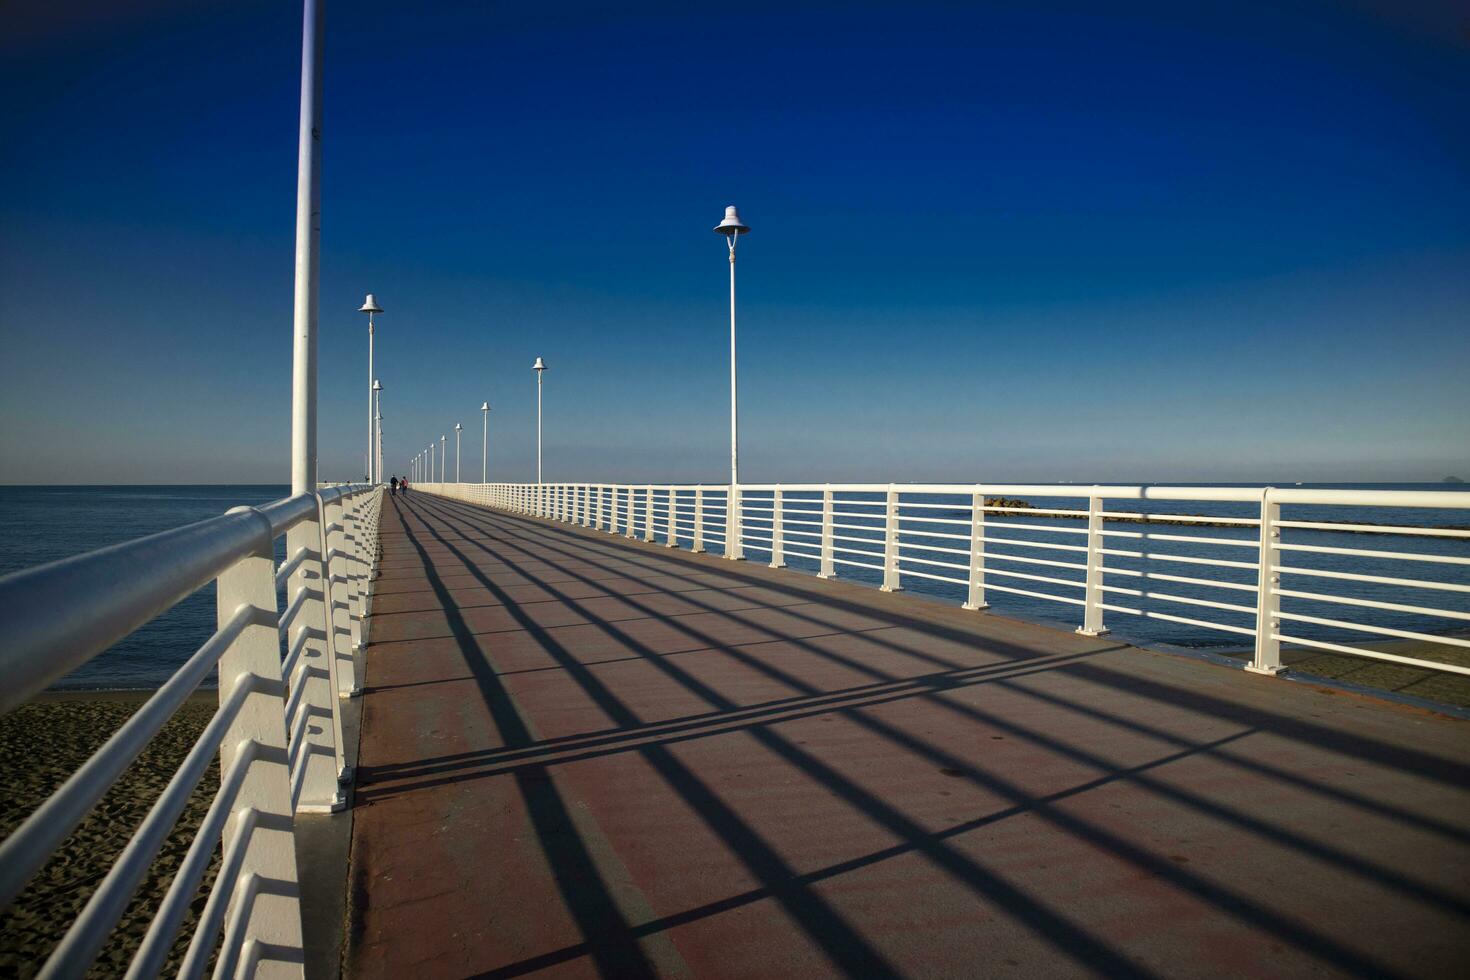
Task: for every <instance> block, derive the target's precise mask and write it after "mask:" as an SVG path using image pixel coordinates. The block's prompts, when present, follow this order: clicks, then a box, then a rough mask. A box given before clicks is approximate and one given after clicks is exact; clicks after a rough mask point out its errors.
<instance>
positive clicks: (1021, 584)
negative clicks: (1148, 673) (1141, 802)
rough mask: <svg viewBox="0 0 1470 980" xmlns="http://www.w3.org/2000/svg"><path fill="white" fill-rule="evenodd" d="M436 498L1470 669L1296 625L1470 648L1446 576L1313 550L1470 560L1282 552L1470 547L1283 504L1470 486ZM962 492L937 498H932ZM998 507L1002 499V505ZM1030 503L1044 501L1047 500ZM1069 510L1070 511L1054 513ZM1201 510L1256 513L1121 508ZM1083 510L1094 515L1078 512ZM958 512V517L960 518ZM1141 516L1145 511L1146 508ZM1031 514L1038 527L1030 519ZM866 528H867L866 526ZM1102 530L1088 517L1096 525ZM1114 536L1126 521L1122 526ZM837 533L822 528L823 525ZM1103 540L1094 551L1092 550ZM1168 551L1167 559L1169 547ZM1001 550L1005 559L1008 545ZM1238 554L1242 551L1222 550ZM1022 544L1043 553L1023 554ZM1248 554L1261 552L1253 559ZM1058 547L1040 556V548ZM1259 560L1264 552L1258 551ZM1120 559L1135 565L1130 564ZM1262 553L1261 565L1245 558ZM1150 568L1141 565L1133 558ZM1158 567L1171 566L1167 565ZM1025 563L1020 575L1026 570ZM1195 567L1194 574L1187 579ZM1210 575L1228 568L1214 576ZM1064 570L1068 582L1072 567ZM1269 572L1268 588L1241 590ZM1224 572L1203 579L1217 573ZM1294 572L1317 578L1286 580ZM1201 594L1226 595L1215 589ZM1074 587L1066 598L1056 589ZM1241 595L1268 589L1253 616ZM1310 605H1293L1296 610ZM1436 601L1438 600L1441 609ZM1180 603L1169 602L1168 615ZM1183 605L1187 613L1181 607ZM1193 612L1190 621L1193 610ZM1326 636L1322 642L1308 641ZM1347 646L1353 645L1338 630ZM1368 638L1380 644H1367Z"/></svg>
mask: <svg viewBox="0 0 1470 980" xmlns="http://www.w3.org/2000/svg"><path fill="white" fill-rule="evenodd" d="M419 488H420V489H422V490H425V491H427V492H430V493H441V494H446V495H449V496H455V497H460V498H462V499H465V500H468V501H470V502H473V503H479V504H481V505H484V506H489V507H498V508H502V509H505V510H510V511H517V512H522V513H529V514H533V515H535V516H538V517H542V518H549V519H552V520H559V521H567V522H570V523H574V524H579V525H582V526H585V527H591V528H597V529H600V530H606V531H608V532H610V533H613V534H620V535H622V536H625V537H629V538H635V539H641V540H643V541H646V542H655V541H658V540H660V539H662V542H663V544H664V545H665V546H667V547H680V546H683V545H684V543H685V542H687V543H688V546H689V547H690V549H691V550H692V551H696V552H699V551H704V550H705V542H706V541H713V542H714V543H715V544H717V545H718V546H719V548H720V549H721V551H722V552H723V554H724V556H725V557H726V558H733V559H741V558H744V557H745V552H746V551H747V550H750V551H754V552H759V553H765V554H769V555H770V556H771V561H770V564H771V567H773V568H783V567H786V564H787V563H786V558H787V557H793V558H800V559H803V560H804V561H810V562H814V563H816V564H817V566H818V568H819V569H820V570H819V571H818V572H817V574H818V575H819V576H820V577H822V578H831V577H833V576H834V575H836V574H838V566H841V567H842V568H843V569H860V570H863V571H862V572H861V573H860V574H869V573H872V572H877V573H881V581H882V585H881V586H880V588H882V589H883V590H884V591H896V590H899V589H902V588H904V584H905V582H907V581H909V580H919V581H932V582H940V583H945V584H946V585H952V586H959V587H962V588H964V589H965V594H966V598H965V601H964V608H966V609H975V610H978V609H985V608H987V607H988V603H987V601H986V593H987V592H988V591H995V592H997V593H1002V594H1007V595H1015V596H1022V597H1025V598H1028V599H1040V600H1045V601H1048V602H1053V603H1061V604H1063V605H1067V606H1071V607H1081V608H1082V612H1083V615H1082V623H1081V626H1080V627H1079V629H1078V632H1079V633H1083V634H1086V635H1089V636H1101V635H1102V634H1104V633H1106V632H1107V631H1108V627H1107V626H1106V625H1104V613H1105V612H1107V613H1110V614H1120V615H1129V616H1137V617H1140V618H1141V619H1154V620H1161V621H1165V622H1173V623H1179V624H1183V625H1187V626H1192V627H1196V628H1203V629H1207V630H1213V631H1217V632H1223V633H1227V634H1230V635H1233V636H1248V637H1250V638H1251V639H1252V640H1253V641H1254V644H1255V649H1254V653H1253V656H1252V659H1251V661H1250V663H1248V664H1246V665H1245V666H1246V668H1247V669H1249V670H1253V671H1256V672H1258V673H1263V674H1277V673H1280V672H1282V671H1283V670H1284V669H1285V668H1284V666H1283V664H1282V662H1281V644H1282V643H1283V642H1284V643H1289V644H1293V645H1295V646H1298V647H1305V648H1312V649H1320V650H1325V651H1328V652H1335V653H1347V654H1350V655H1355V656H1360V657H1367V658H1370V659H1377V660H1384V661H1389V662H1393V663H1399V664H1405V665H1408V666H1413V667H1419V668H1424V669H1429V670H1434V671H1439V672H1445V673H1452V674H1462V675H1470V667H1466V666H1461V665H1459V664H1457V663H1453V662H1449V661H1444V660H1429V659H1425V658H1423V657H1418V656H1405V655H1403V654H1401V653H1397V652H1390V651H1388V650H1382V649H1377V650H1374V649H1368V648H1365V647H1363V646H1351V645H1348V644H1347V643H1338V642H1330V641H1329V640H1327V639H1325V638H1322V637H1318V636H1312V635H1302V634H1303V632H1304V631H1303V630H1300V629H1294V628H1292V627H1293V624H1310V625H1311V626H1314V627H1318V628H1319V629H1318V630H1317V632H1319V633H1320V632H1321V629H1320V628H1322V627H1325V628H1327V629H1330V630H1335V631H1348V632H1351V633H1358V634H1368V635H1369V636H1370V637H1376V638H1380V639H1390V640H1403V639H1408V640H1416V641H1420V642H1433V643H1436V644H1442V645H1444V646H1449V647H1456V648H1460V649H1470V639H1467V638H1464V637H1462V636H1460V635H1453V634H1452V633H1451V632H1447V631H1446V630H1445V627H1444V626H1442V625H1440V624H1439V621H1440V620H1448V621H1450V628H1451V630H1453V629H1455V628H1458V625H1459V624H1462V623H1465V622H1470V608H1465V607H1464V604H1463V603H1461V604H1460V605H1455V603H1456V602H1457V601H1459V600H1454V599H1453V598H1452V596H1454V595H1456V594H1458V595H1466V594H1470V582H1466V581H1464V580H1463V579H1456V580H1446V579H1444V578H1443V577H1441V578H1438V579H1436V578H1435V577H1434V576H1433V575H1428V576H1424V575H1421V576H1419V577H1407V576H1399V575H1385V574H1382V573H1381V571H1380V570H1378V569H1377V568H1376V567H1374V568H1372V569H1362V570H1354V571H1342V570H1336V569H1331V568H1322V567H1318V566H1314V565H1312V564H1310V563H1309V562H1308V561H1297V560H1293V559H1294V558H1295V557H1297V556H1300V555H1303V554H1306V555H1319V556H1330V557H1333V558H1342V557H1349V558H1360V559H1364V560H1367V561H1370V562H1397V563H1401V564H1403V563H1407V564H1408V565H1409V566H1411V567H1418V568H1421V569H1427V568H1439V569H1466V568H1470V557H1467V556H1457V555H1446V554H1432V553H1421V552H1418V551H1412V550H1388V549H1385V548H1382V547H1376V546H1372V545H1370V546H1368V547H1343V546H1338V545H1336V544H1333V545H1327V544H1324V543H1321V542H1315V543H1314V542H1311V541H1296V542H1284V541H1282V534H1283V531H1286V530H1289V531H1291V533H1292V534H1293V535H1295V534H1297V533H1299V532H1313V531H1339V532H1359V533H1364V534H1372V535H1373V536H1374V537H1375V538H1378V539H1379V540H1382V539H1384V538H1386V537H1388V536H1391V535H1395V534H1406V535H1415V534H1418V535H1420V536H1422V537H1431V538H1433V539H1435V540H1438V541H1451V540H1461V541H1464V540H1470V528H1466V527H1464V526H1463V525H1458V524H1455V525H1445V526H1438V527H1414V526H1411V525H1412V524H1413V523H1414V522H1413V520H1412V519H1398V520H1395V521H1394V522H1393V523H1392V524H1383V523H1372V522H1367V521H1354V520H1352V519H1350V518H1344V517H1341V516H1338V515H1334V516H1333V517H1331V518H1329V519H1316V518H1314V519H1296V520H1284V519H1282V516H1281V508H1282V506H1283V505H1319V506H1321V505H1325V506H1339V507H1386V508H1419V509H1424V508H1433V509H1439V510H1455V511H1464V510H1470V492H1465V491H1461V490H1422V489H1414V490H1409V489H1404V490H1398V489H1381V488H1376V487H1375V488H1350V487H1349V488H1332V487H1271V486H1238V487H1221V486H1177V485H1176V486H1159V485H1150V484H1136V485H1114V484H1096V485H1087V484H1078V483H1058V484H1015V483H746V484H739V485H735V486H731V485H729V484H693V483H669V484H649V483H632V484H629V483H579V482H561V483H545V482H543V483H491V484H473V483H433V482H430V483H421V484H419ZM925 496H928V497H939V498H943V497H951V498H958V499H952V500H943V499H939V500H932V499H931V500H929V501H920V500H916V499H915V498H916V497H925ZM997 498H998V499H997ZM1025 498H1032V499H1035V498H1042V506H1036V505H1034V504H1032V503H1031V502H1030V500H1028V499H1025ZM1059 498H1061V499H1066V500H1067V503H1066V504H1065V505H1064V506H1057V505H1056V504H1049V503H1048V501H1049V500H1050V501H1055V500H1058V499H1059ZM1117 500H1123V501H1130V500H1133V501H1192V502H1197V503H1237V504H1242V505H1245V506H1246V507H1248V508H1249V510H1248V511H1247V512H1246V514H1248V515H1249V516H1246V515H1245V514H1242V515H1236V516H1228V517H1227V516H1220V517H1214V518H1212V517H1209V516H1207V515H1199V514H1173V513H1170V512H1169V511H1170V510H1171V509H1172V508H1163V509H1159V508H1153V507H1149V506H1148V505H1147V504H1142V503H1140V504H1138V505H1134V506H1131V507H1130V506H1125V507H1123V508H1121V509H1113V508H1109V507H1108V506H1107V505H1106V503H1105V502H1106V501H1117ZM1072 501H1077V503H1075V504H1074V503H1072ZM945 511H954V512H955V513H945ZM1135 511H1137V513H1135ZM1021 516H1024V517H1025V518H1029V519H1030V520H1029V521H1028V522H1025V523H1022V522H1018V521H1016V520H1015V518H1017V517H1021ZM1053 518H1059V519H1064V520H1067V521H1076V522H1078V524H1079V526H1076V527H1058V528H1051V527H1046V526H1038V524H1037V523H1036V522H1037V521H1046V520H1049V519H1053ZM855 521H856V522H858V523H854V522H855ZM1120 521H1121V522H1125V523H1132V522H1137V523H1141V524H1145V525H1149V524H1165V525H1168V524H1183V525H1186V526H1189V525H1204V526H1207V525H1210V524H1212V523H1213V524H1216V525H1218V526H1223V527H1231V528H1235V529H1237V530H1239V531H1246V530H1251V531H1253V532H1254V533H1252V534H1251V536H1250V538H1234V537H1231V536H1229V535H1222V534H1219V533H1211V534H1194V533H1184V532H1182V531H1172V530H1154V529H1152V528H1144V529H1136V530H1135V529H1120V528H1118V527H1117V526H1116V523H1114V522H1120ZM1083 522H1085V523H1083ZM1110 525H1111V526H1110ZM818 529H819V530H818ZM1030 532H1045V533H1064V534H1067V535H1078V536H1081V537H1080V538H1078V539H1073V540H1072V541H1071V542H1070V543H1061V542H1055V541H1050V542H1049V541H1041V540H1034V539H1031V538H1029V537H1028V534H1029V533H1030ZM1084 541H1085V543H1084ZM1179 543H1184V544H1188V545H1193V546H1199V547H1204V548H1206V549H1209V550H1211V552H1212V553H1211V554H1185V553H1181V552H1180V551H1178V550H1177V548H1174V547H1173V546H1175V545H1177V544H1179ZM1161 545H1162V546H1163V548H1160V546H1161ZM994 546H1000V547H1001V548H1002V549H1005V550H1001V551H994V550H992V548H993V547H994ZM1221 548H1223V549H1225V550H1226V552H1227V554H1225V555H1222V554H1219V553H1216V552H1217V551H1218V549H1221ZM1015 549H1021V550H1022V551H1024V552H1028V553H1027V554H1019V553H1017V551H1016V550H1015ZM1242 551H1245V552H1247V554H1240V552H1242ZM1037 552H1040V554H1037ZM1249 552H1254V554H1250V553H1249ZM1119 559H1122V560H1123V563H1122V564H1120V562H1119ZM1242 559H1246V560H1242ZM1135 560H1136V561H1139V562H1141V563H1142V565H1141V566H1140V567H1127V564H1126V563H1127V562H1129V561H1135ZM1154 563H1165V567H1163V568H1158V567H1156V566H1155V564H1154ZM1018 565H1019V566H1021V567H1020V568H1017V567H1016V566H1018ZM1180 566H1182V567H1180ZM1210 569H1215V570H1217V571H1215V572H1210V571H1209V570H1210ZM1058 570H1060V571H1058ZM1247 573H1254V574H1253V578H1254V579H1255V581H1254V582H1253V583H1246V582H1243V581H1238V580H1232V579H1230V578H1229V577H1228V576H1230V575H1233V576H1235V577H1236V579H1239V578H1240V577H1241V576H1242V575H1244V574H1247ZM1207 574H1210V575H1214V576H1216V577H1213V578H1211V577H1201V576H1202V575H1207ZM1283 576H1290V577H1291V579H1292V581H1293V582H1297V583H1301V582H1302V581H1303V580H1307V581H1306V582H1305V584H1300V585H1295V586H1283V584H1282V580H1283ZM1333 582H1350V583H1354V587H1360V586H1372V587H1374V588H1387V589H1409V590H1415V591H1414V593H1413V596H1414V597H1411V598H1408V599H1393V600H1389V599H1386V598H1385V597H1384V596H1382V595H1351V594H1348V593H1347V592H1343V591H1341V589H1338V590H1337V591H1336V592H1334V591H1333V590H1332V589H1331V588H1330V585H1331V583H1333ZM1180 586H1183V587H1185V589H1186V590H1188V589H1200V588H1203V589H1209V590H1220V591H1223V592H1225V593H1228V594H1227V595H1224V596H1220V595H1219V594H1218V593H1217V592H1210V593H1208V594H1206V595H1201V594H1195V595H1190V594H1186V593H1185V592H1181V590H1180V588H1179V587H1180ZM1057 589H1062V590H1064V591H1063V592H1058V591H1056V590H1057ZM1422 592H1429V593H1431V594H1432V596H1433V597H1437V599H1438V600H1440V601H1443V602H1445V603H1449V605H1446V606H1434V605H1430V604H1429V602H1428V601H1426V599H1423V598H1418V596H1419V595H1420V593H1422ZM1241 593H1251V594H1253V596H1252V599H1251V601H1250V603H1249V604H1247V603H1245V602H1243V601H1240V600H1241V596H1240V594H1241ZM1283 597H1285V598H1287V599H1290V600H1292V603H1293V608H1289V609H1282V608H1281V600H1282V598H1283ZM1429 601H1435V600H1433V599H1431V600H1429ZM1300 602H1308V603H1314V604H1326V605H1329V606H1342V607H1348V613H1341V614H1339V613H1332V614H1331V615H1328V614H1318V613H1316V612H1314V611H1313V610H1315V609H1316V606H1315V605H1314V606H1312V607H1310V608H1308V609H1302V608H1301V607H1300V605H1299V603H1300ZM1159 603H1164V604H1165V605H1164V606H1163V607H1160V606H1159V605H1158V604H1159ZM1181 606H1182V607H1183V608H1180V607H1181ZM1365 609H1374V610H1381V611H1385V612H1390V613H1396V614H1404V615H1407V616H1413V617H1428V618H1430V619H1433V620H1434V621H1435V623H1434V624H1433V625H1431V626H1429V627H1427V628H1426V629H1430V630H1433V631H1434V632H1428V631H1426V629H1421V628H1418V627H1417V626H1415V627H1414V628H1409V625H1412V624H1400V625H1393V624H1390V623H1383V622H1379V623H1368V622H1361V621H1355V620H1353V619H1351V618H1349V616H1350V614H1351V613H1353V612H1354V611H1355V610H1356V611H1358V612H1359V613H1360V614H1361V611H1362V610H1365ZM1200 610H1206V611H1208V610H1219V611H1221V612H1223V613H1224V614H1226V618H1230V617H1240V618H1241V619H1244V618H1245V617H1250V621H1251V625H1249V626H1247V625H1244V624H1243V622H1237V623H1228V622H1220V621H1219V616H1218V615H1217V616H1216V618H1215V619H1213V620H1211V619H1205V618H1202V616H1203V615H1204V614H1202V613H1201V612H1200ZM1185 613H1187V614H1188V615H1184V614H1185ZM1307 632H1310V631H1307ZM1333 635H1335V634H1333ZM1358 642H1363V641H1358Z"/></svg>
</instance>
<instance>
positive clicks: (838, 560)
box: [832, 555, 883, 572]
mask: <svg viewBox="0 0 1470 980" xmlns="http://www.w3.org/2000/svg"><path fill="white" fill-rule="evenodd" d="M879 557H882V556H881V555H880V556H879ZM832 561H833V562H834V563H835V564H838V565H852V566H854V567H856V568H871V569H872V570H873V571H875V572H881V571H883V566H882V565H869V564H867V563H866V562H861V561H850V560H849V559H846V558H838V557H837V556H836V555H834V556H833V557H832Z"/></svg>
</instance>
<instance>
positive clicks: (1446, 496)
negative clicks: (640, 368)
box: [414, 480, 1470, 510]
mask: <svg viewBox="0 0 1470 980" xmlns="http://www.w3.org/2000/svg"><path fill="white" fill-rule="evenodd" d="M414 486H423V487H424V488H426V489H427V488H429V487H440V486H443V487H450V486H462V487H505V488H515V489H530V490H534V489H535V488H537V487H542V488H552V487H591V488H601V489H603V490H637V491H643V490H647V489H650V488H652V489H654V490H657V491H660V492H664V491H668V490H674V491H678V492H693V491H695V490H703V491H705V492H706V493H708V492H715V493H722V492H726V491H728V490H729V487H730V485H729V484H728V483H652V484H650V483H599V482H592V481H575V480H565V481H558V482H552V481H549V480H548V481H545V482H543V483H511V482H501V483H439V482H437V481H436V482H431V481H423V482H422V483H421V484H414ZM739 489H740V490H741V492H745V491H748V490H753V491H756V492H760V493H770V492H774V491H776V490H780V491H781V492H782V493H821V492H822V491H824V490H831V491H833V492H835V493H886V492H887V491H888V490H889V489H896V490H898V491H899V492H900V493H934V494H955V495H963V494H970V493H983V494H985V495H986V496H997V497H999V496H1028V497H1070V498H1082V499H1085V498H1087V497H1103V498H1106V499H1110V500H1199V501H1212V502H1226V503H1249V504H1255V503H1260V500H1261V493H1262V492H1263V491H1265V490H1267V489H1270V490H1271V492H1272V496H1273V497H1274V498H1275V499H1276V500H1278V501H1279V502H1281V503H1283V504H1324V505H1331V504H1343V505H1351V506H1360V507H1415V508H1432V509H1445V510H1470V491H1461V490H1382V489H1372V490H1356V489H1351V488H1328V487H1278V486H1274V485H1272V484H1265V483H1263V484H1259V485H1254V484H1253V485H1250V486H1240V487H1218V486H1172V485H1164V484H1155V483H1140V484H1107V483H1104V484H1086V483H897V482H895V483H741V484H740V485H739ZM873 503H878V501H873Z"/></svg>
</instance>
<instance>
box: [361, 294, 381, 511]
mask: <svg viewBox="0 0 1470 980" xmlns="http://www.w3.org/2000/svg"><path fill="white" fill-rule="evenodd" d="M357 312H359V313H366V314H367V315H368V459H369V460H371V459H372V458H373V416H375V415H377V411H376V410H375V408H374V405H373V382H374V381H376V380H377V379H376V378H375V377H374V375H373V314H374V313H382V312H383V308H382V307H381V306H379V305H378V301H377V300H375V299H373V294H372V293H368V294H367V299H365V300H363V301H362V305H361V306H359V307H358V308H357ZM375 475H376V476H378V477H382V475H383V474H381V473H378V474H374V473H373V472H372V463H371V462H369V463H368V482H369V483H378V482H380V481H379V480H375V479H373V477H374V476H375Z"/></svg>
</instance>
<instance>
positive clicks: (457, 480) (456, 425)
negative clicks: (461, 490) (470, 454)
mask: <svg viewBox="0 0 1470 980" xmlns="http://www.w3.org/2000/svg"><path fill="white" fill-rule="evenodd" d="M463 428H464V426H462V425H460V424H459V423H458V422H456V423H454V482H455V483H463V482H464V481H463V480H461V479H460V478H459V461H460V452H459V433H460V430H461V429H463Z"/></svg>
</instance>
